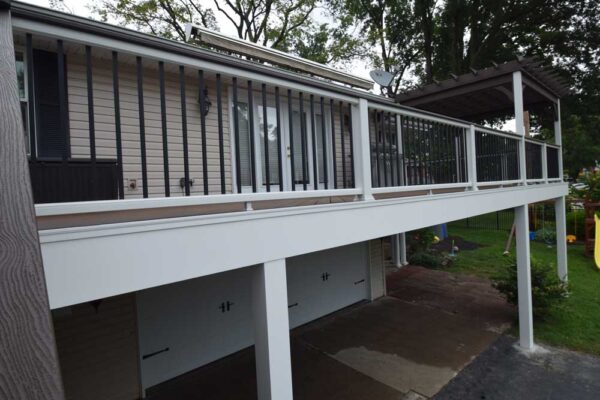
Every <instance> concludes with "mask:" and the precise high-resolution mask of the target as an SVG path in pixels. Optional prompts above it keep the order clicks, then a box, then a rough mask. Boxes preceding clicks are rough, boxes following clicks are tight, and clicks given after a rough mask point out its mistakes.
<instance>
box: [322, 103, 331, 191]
mask: <svg viewBox="0 0 600 400" xmlns="http://www.w3.org/2000/svg"><path fill="white" fill-rule="evenodd" d="M321 142H322V143H323V183H324V184H325V189H329V179H328V176H327V174H328V173H329V171H328V170H327V132H325V99H323V97H321Z"/></svg>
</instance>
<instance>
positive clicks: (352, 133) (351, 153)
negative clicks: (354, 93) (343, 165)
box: [348, 104, 356, 188]
mask: <svg viewBox="0 0 600 400" xmlns="http://www.w3.org/2000/svg"><path fill="white" fill-rule="evenodd" d="M348 139H350V140H349V142H350V143H348V144H349V145H350V176H351V177H352V187H353V188H355V187H356V175H355V174H354V131H353V128H352V104H348Z"/></svg>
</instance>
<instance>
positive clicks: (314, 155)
mask: <svg viewBox="0 0 600 400" xmlns="http://www.w3.org/2000/svg"><path fill="white" fill-rule="evenodd" d="M310 130H311V138H312V164H313V187H314V189H315V190H317V189H319V171H318V170H319V168H318V166H319V165H318V162H317V158H318V154H317V128H316V125H315V96H314V95H312V94H311V95H310Z"/></svg>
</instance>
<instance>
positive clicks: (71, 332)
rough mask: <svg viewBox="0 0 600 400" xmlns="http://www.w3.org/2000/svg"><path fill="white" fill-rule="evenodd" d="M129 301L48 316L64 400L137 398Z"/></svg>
mask: <svg viewBox="0 0 600 400" xmlns="http://www.w3.org/2000/svg"><path fill="white" fill-rule="evenodd" d="M135 312H136V310H135V296H134V295H132V294H127V295H122V296H116V297H111V298H108V299H102V300H99V301H97V302H90V303H83V304H78V305H75V306H71V307H66V308H62V309H58V310H54V311H53V312H52V315H53V320H54V333H55V336H56V347H57V350H58V355H59V360H60V367H61V372H62V378H63V384H64V386H65V393H66V399H68V400H71V399H72V400H82V399H87V400H95V399H98V400H100V399H102V400H132V399H137V398H139V397H140V386H139V378H138V377H139V366H138V342H137V324H136V317H135Z"/></svg>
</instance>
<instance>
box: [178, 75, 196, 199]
mask: <svg viewBox="0 0 600 400" xmlns="http://www.w3.org/2000/svg"><path fill="white" fill-rule="evenodd" d="M179 94H180V95H181V136H182V139H183V180H184V181H185V182H184V185H185V195H186V196H189V195H190V159H189V149H188V132H187V107H186V95H185V68H184V67H183V65H180V66H179ZM200 113H202V110H200Z"/></svg>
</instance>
